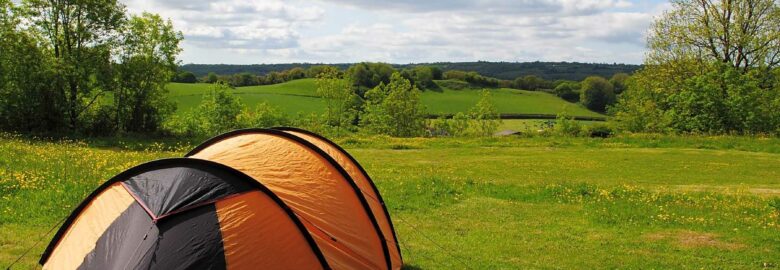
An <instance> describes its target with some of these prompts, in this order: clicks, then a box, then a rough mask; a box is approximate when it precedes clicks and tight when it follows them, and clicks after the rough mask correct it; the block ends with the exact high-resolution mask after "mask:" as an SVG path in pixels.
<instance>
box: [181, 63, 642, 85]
mask: <svg viewBox="0 0 780 270" xmlns="http://www.w3.org/2000/svg"><path fill="white" fill-rule="evenodd" d="M353 64H354V63H334V64H328V65H330V66H334V67H337V68H338V69H340V70H346V69H347V68H349V67H350V66H352V65H353ZM321 65H324V64H317V63H289V64H253V65H228V64H185V65H181V66H180V70H181V71H187V72H192V73H193V74H194V75H195V76H196V77H203V76H206V75H207V74H208V73H209V72H214V73H216V74H222V75H233V74H238V73H250V74H260V75H265V74H268V73H271V72H273V71H276V72H280V71H283V70H290V69H293V68H296V67H300V68H303V69H308V68H310V67H312V66H321ZM392 66H393V67H394V68H395V69H399V70H402V69H407V68H412V67H415V66H432V67H437V68H439V69H441V70H442V71H449V70H462V71H466V72H472V71H473V72H476V73H479V74H482V75H484V76H487V77H493V78H497V79H501V80H513V79H515V78H517V77H524V76H528V75H534V76H537V77H541V78H543V79H545V80H549V81H556V80H568V81H582V80H584V79H585V78H587V77H589V76H601V77H605V78H610V77H612V76H613V75H614V74H617V73H628V74H631V73H633V72H634V71H636V70H638V69H639V68H641V66H640V65H631V64H607V63H577V62H538V61H537V62H487V61H478V62H434V63H417V64H392Z"/></svg>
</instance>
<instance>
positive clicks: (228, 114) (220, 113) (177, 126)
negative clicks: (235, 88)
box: [163, 83, 245, 136]
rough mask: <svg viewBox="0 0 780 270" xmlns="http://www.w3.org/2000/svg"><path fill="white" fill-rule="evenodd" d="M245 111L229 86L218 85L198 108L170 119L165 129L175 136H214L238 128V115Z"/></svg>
mask: <svg viewBox="0 0 780 270" xmlns="http://www.w3.org/2000/svg"><path fill="white" fill-rule="evenodd" d="M244 110H245V107H244V104H243V103H241V100H239V99H238V98H237V97H235V96H234V95H233V94H232V93H230V92H229V88H228V86H227V85H226V84H224V83H217V84H214V86H213V87H212V89H211V90H210V91H209V92H208V93H206V95H204V96H203V101H201V103H200V105H198V107H196V108H193V109H192V110H190V111H189V112H186V113H184V114H182V115H180V116H173V117H170V118H169V119H168V121H166V122H165V124H164V125H163V127H164V129H165V130H167V131H168V132H170V133H172V134H175V135H186V136H209V135H214V134H218V133H223V132H226V131H229V130H233V129H235V128H238V127H239V126H240V125H239V122H238V115H239V114H241V113H242V111H244Z"/></svg>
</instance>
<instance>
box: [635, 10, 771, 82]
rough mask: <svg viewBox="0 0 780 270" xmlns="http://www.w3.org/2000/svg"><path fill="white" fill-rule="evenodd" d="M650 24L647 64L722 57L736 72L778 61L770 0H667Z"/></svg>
mask: <svg viewBox="0 0 780 270" xmlns="http://www.w3.org/2000/svg"><path fill="white" fill-rule="evenodd" d="M671 4H672V8H671V9H670V10H669V11H667V12H665V13H664V14H663V15H662V16H661V17H660V18H659V19H658V20H656V21H655V22H654V24H653V26H652V27H651V29H650V37H649V39H648V46H649V47H650V53H649V54H648V58H647V60H648V61H647V62H648V64H652V65H656V64H667V63H672V62H680V61H686V60H691V61H694V62H695V63H696V65H697V66H701V65H703V64H709V63H710V62H722V63H727V64H728V65H730V66H733V67H734V68H736V69H737V70H740V72H741V73H747V72H748V71H749V70H750V69H751V68H766V69H772V68H774V67H776V66H777V65H778V63H780V7H779V6H778V3H777V1H774V0H728V1H710V0H672V1H671Z"/></svg>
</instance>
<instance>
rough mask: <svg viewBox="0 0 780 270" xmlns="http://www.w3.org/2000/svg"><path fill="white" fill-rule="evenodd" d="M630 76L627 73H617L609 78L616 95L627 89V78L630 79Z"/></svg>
mask: <svg viewBox="0 0 780 270" xmlns="http://www.w3.org/2000/svg"><path fill="white" fill-rule="evenodd" d="M628 78H629V76H628V74H626V73H615V75H612V78H611V79H609V83H611V84H612V87H613V88H614V90H615V95H620V94H621V93H623V91H625V90H626V80H628Z"/></svg>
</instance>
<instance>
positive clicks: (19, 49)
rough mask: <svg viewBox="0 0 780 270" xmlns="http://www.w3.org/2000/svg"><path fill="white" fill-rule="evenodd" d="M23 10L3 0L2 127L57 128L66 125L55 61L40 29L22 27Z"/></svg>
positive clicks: (0, 44) (0, 16)
mask: <svg viewBox="0 0 780 270" xmlns="http://www.w3.org/2000/svg"><path fill="white" fill-rule="evenodd" d="M18 14H19V10H18V9H17V7H15V6H14V5H13V2H10V1H8V0H0V129H2V130H11V131H17V132H36V133H39V132H57V131H60V130H61V129H63V127H64V125H65V123H64V119H63V118H64V117H63V115H64V114H65V111H64V110H63V106H62V104H61V102H62V100H63V98H64V97H63V96H62V95H61V94H60V92H59V91H56V90H55V89H54V87H53V84H52V73H53V70H52V61H51V59H50V58H49V57H48V55H47V53H46V52H45V51H44V48H42V47H41V41H42V37H41V36H40V35H39V34H38V33H37V32H31V31H25V30H23V29H20V28H19V27H18V25H19V24H20V20H21V19H22V18H20V17H19V16H18Z"/></svg>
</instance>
